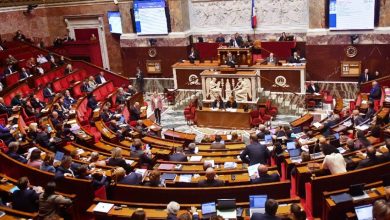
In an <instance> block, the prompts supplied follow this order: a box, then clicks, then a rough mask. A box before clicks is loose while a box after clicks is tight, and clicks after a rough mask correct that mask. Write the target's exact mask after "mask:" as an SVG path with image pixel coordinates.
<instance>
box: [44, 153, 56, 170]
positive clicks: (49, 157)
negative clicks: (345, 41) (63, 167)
mask: <svg viewBox="0 0 390 220" xmlns="http://www.w3.org/2000/svg"><path fill="white" fill-rule="evenodd" d="M53 163H54V155H53V154H48V153H47V154H46V156H45V158H44V159H43V161H42V163H41V167H40V169H41V170H43V171H46V172H50V173H55V172H56V168H54V165H53Z"/></svg>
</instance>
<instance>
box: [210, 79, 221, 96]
mask: <svg viewBox="0 0 390 220" xmlns="http://www.w3.org/2000/svg"><path fill="white" fill-rule="evenodd" d="M218 95H221V96H222V88H221V82H217V79H216V78H207V79H206V97H209V96H210V99H211V100H214V99H216V98H217V96H218Z"/></svg>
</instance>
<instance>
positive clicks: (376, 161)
mask: <svg viewBox="0 0 390 220" xmlns="http://www.w3.org/2000/svg"><path fill="white" fill-rule="evenodd" d="M380 162H381V161H380V159H379V158H378V157H375V158H372V159H371V158H366V159H364V160H361V161H360V162H359V164H358V165H357V167H356V169H360V168H365V167H370V166H374V165H377V164H379V163H380Z"/></svg>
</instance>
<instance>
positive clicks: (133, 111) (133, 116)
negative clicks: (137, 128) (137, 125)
mask: <svg viewBox="0 0 390 220" xmlns="http://www.w3.org/2000/svg"><path fill="white" fill-rule="evenodd" d="M140 109H141V107H140V104H139V102H135V103H134V105H132V106H131V107H130V121H138V120H139V119H140V118H141V111H140Z"/></svg>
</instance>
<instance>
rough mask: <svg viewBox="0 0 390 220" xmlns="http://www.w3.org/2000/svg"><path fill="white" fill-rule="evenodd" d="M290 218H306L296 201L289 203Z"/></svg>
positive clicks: (297, 219)
mask: <svg viewBox="0 0 390 220" xmlns="http://www.w3.org/2000/svg"><path fill="white" fill-rule="evenodd" d="M290 216H291V220H306V212H305V210H303V209H302V208H301V206H300V205H299V204H297V203H293V204H291V205H290Z"/></svg>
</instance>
